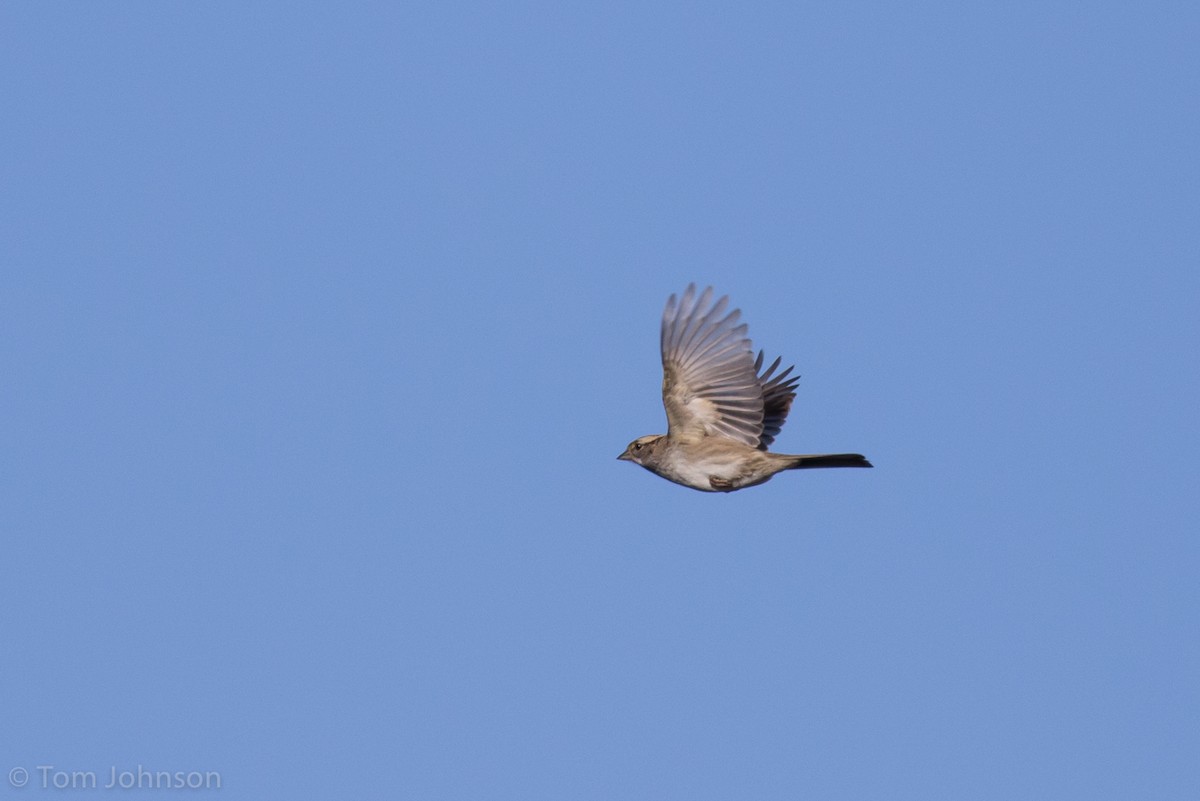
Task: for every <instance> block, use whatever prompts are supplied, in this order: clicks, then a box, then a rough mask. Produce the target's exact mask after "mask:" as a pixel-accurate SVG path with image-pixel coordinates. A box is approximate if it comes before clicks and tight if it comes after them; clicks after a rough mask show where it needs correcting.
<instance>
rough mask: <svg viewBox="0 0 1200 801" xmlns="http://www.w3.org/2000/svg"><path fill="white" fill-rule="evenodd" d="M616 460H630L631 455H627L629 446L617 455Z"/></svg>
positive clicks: (631, 459) (631, 458)
mask: <svg viewBox="0 0 1200 801" xmlns="http://www.w3.org/2000/svg"><path fill="white" fill-rule="evenodd" d="M617 460H618V461H621V462H632V461H633V457H632V456H630V455H629V448H626V449H625V452H624V453H622V454H621V455H620V456H618V457H617Z"/></svg>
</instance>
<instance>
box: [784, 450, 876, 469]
mask: <svg viewBox="0 0 1200 801" xmlns="http://www.w3.org/2000/svg"><path fill="white" fill-rule="evenodd" d="M792 458H793V459H795V460H796V461H795V462H794V463H793V464H790V465H788V466H787V469H788V470H803V469H804V468H806V467H873V465H872V464H871V463H870V462H868V461H867V458H866V457H865V456H863V455H862V454H861V453H820V454H813V455H811V456H793V457H792Z"/></svg>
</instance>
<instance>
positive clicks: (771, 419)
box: [754, 350, 800, 451]
mask: <svg viewBox="0 0 1200 801" xmlns="http://www.w3.org/2000/svg"><path fill="white" fill-rule="evenodd" d="M779 362H780V360H779V359H776V360H775V361H773V362H771V366H770V367H768V368H767V369H766V370H763V371H762V372H761V373H759V374H758V383H759V385H760V386H761V387H762V396H763V430H762V434H761V435H760V436H759V438H758V449H759V450H760V451H765V450H766V449H767V448H769V447H770V446H771V443H772V442H774V441H775V438H776V437H777V436H779V431H780V429H782V428H783V423H784V421H785V420H787V416H788V412H789V411H791V408H792V399H794V398H795V397H796V385H797V384H798V383H800V376H798V375H793V376H791V378H788V376H789V375H791V373H792V370H795V369H796V366H795V365H792V366H791V367H789V368H788V369H786V370H784V371H783V372H782V373H780V374H779V375H774V373H775V370H776V369H777V368H778V367H779ZM762 363H763V352H762V351H761V350H760V351H759V352H758V358H757V359H755V360H754V372H756V373H758V371H759V370H761V369H762Z"/></svg>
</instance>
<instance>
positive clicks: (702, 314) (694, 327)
mask: <svg viewBox="0 0 1200 801" xmlns="http://www.w3.org/2000/svg"><path fill="white" fill-rule="evenodd" d="M712 294H713V292H712V287H709V288H708V289H705V290H704V292H703V293H701V295H700V297H699V298H697V297H696V285H695V284H690V285H689V286H688V288H687V291H686V292H684V293H683V297H682V298H680V299H679V301H678V302H676V300H675V296H674V295H672V296H671V298H670V300H668V301H667V308H666V309H665V310H664V311H663V320H662V360H663V406H665V407H666V408H667V424H668V426H669V428H668V432H667V433H668V435H669V436H670V437H671V438H673V439H680V440H685V441H687V440H693V441H694V440H697V439H700V438H702V437H705V436H711V435H716V436H722V437H728V438H729V439H732V440H735V441H737V442H741V443H743V444H745V445H749V446H750V447H752V448H757V447H758V445H759V439H760V438H761V436H762V433H763V395H762V387H761V385H760V384H759V381H758V375H757V373H756V372H755V369H754V357H753V356H752V355H751V353H750V339H749V338H748V337H747V336H746V330H747V327H746V324H745V323H742V324H740V325H739V324H738V318H739V317H740V316H741V312H740V311H738V310H736V309H735V310H734V311H731V312H730V313H729V314H725V309H726V307H728V305H729V298H728V297H722V298H721V299H720V300H718V301H717V302H716V303H713V304H712V306H711V307H710V306H709V303H710V302H711V301H712ZM722 315H724V316H722Z"/></svg>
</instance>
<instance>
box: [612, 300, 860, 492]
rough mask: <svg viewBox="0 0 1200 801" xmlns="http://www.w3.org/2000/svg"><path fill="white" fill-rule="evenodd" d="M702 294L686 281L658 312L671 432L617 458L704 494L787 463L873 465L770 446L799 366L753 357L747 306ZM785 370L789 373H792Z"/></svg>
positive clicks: (750, 481) (750, 482)
mask: <svg viewBox="0 0 1200 801" xmlns="http://www.w3.org/2000/svg"><path fill="white" fill-rule="evenodd" d="M712 296H713V290H712V287H708V288H707V289H705V290H704V291H703V292H702V293H700V296H699V297H696V285H695V284H689V285H688V288H687V291H685V292H684V293H683V297H682V298H680V299H679V300H678V301H677V300H676V298H675V296H674V295H671V297H670V299H668V300H667V307H666V309H665V310H664V311H663V318H662V334H661V343H660V344H661V347H662V363H663V385H662V394H663V406H665V407H666V409H667V433H666V434H650V435H648V436H645V437H638V438H637V439H635V440H634V441H633V442H631V443H629V447H627V448H626V449H625V452H624V453H622V454H621V455H620V456H618V457H617V458H618V459H623V460H625V461H628V462H633V463H634V464H639V465H641V466H642V467H644V468H646V469H647V470H649V471H650V472H652V473H655V474H656V475H659V476H662V477H663V478H665V479H667V480H668V481H674V482H675V483H676V484H682V485H683V486H685V487H691V488H692V489H697V490H701V491H703V492H733V491H734V490H740V489H745V488H746V487H753V486H755V485H757V484H762V483H763V482H765V481H768V480H769V479H770V478H771V476H773V475H775V474H776V473H778V472H780V471H781V470H800V469H805V468H809V467H871V466H872V465H871V463H870V462H868V461H867V460H866V458H865V457H863V456H862V455H861V454H858V453H822V454H806V455H790V454H784V453H771V452H770V451H768V450H767V448H768V446H770V444H771V443H772V442H774V441H775V437H777V436H778V435H779V431H780V429H781V428H783V423H784V421H785V420H786V419H787V414H788V411H789V410H790V409H791V408H792V399H794V398H795V397H796V385H797V384H798V383H799V381H800V377H799V376H792V375H791V373H792V370H793V369H795V365H793V366H792V367H789V368H787V369H786V370H784V371H783V372H780V373H776V370H777V369H778V368H779V364H780V361H781V360H780V359H775V361H773V362H771V365H770V366H769V367H767V368H766V369H765V370H764V369H763V352H762V351H761V350H760V351H759V352H758V358H757V359H756V358H755V357H754V355H753V351H752V350H751V347H750V338H749V337H748V336H747V335H746V332H747V330H748V328H747V326H746V324H745V323H739V322H738V320H739V318H740V317H741V311H739V310H738V309H734V310H733V311H731V312H729V313H728V314H726V312H725V310H726V309H727V308H728V307H729V297H728V296H724V297H722V298H720V299H719V300H717V302H716V303H713V302H712ZM789 376H791V377H790V378H789Z"/></svg>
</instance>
